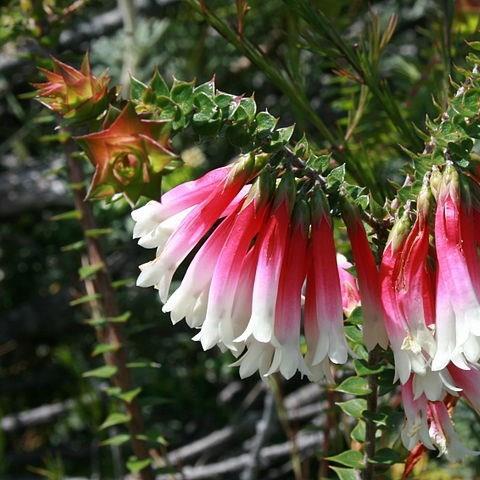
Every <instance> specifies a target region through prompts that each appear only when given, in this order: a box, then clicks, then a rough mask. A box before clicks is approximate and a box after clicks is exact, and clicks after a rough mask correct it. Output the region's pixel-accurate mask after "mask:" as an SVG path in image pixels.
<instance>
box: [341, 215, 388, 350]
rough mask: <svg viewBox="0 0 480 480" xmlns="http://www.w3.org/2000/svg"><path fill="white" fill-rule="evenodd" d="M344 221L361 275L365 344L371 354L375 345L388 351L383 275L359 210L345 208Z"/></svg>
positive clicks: (359, 277) (359, 280) (358, 275)
mask: <svg viewBox="0 0 480 480" xmlns="http://www.w3.org/2000/svg"><path fill="white" fill-rule="evenodd" d="M343 218H344V221H345V224H346V226H347V233H348V237H349V240H350V244H351V247H352V255H353V261H354V264H355V268H356V271H357V278H358V288H359V291H360V299H361V304H362V313H363V340H364V342H365V346H366V347H367V349H368V350H369V351H371V350H373V349H374V348H375V345H380V346H381V347H382V348H384V349H386V348H387V346H388V337H387V332H386V330H385V323H384V322H385V320H384V313H383V306H382V301H381V295H380V275H379V271H378V268H377V265H376V263H375V258H374V257H373V253H372V250H371V248H370V245H369V242H368V237H367V232H366V231H365V228H364V226H363V223H362V220H361V218H360V215H359V213H358V210H356V209H355V208H354V207H351V206H349V205H345V212H344V216H343Z"/></svg>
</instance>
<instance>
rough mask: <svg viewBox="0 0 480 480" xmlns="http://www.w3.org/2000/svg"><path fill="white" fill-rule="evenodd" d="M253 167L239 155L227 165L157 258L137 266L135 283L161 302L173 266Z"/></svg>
mask: <svg viewBox="0 0 480 480" xmlns="http://www.w3.org/2000/svg"><path fill="white" fill-rule="evenodd" d="M254 167H255V164H254V159H253V158H252V157H247V158H243V159H242V160H240V161H239V162H237V163H236V164H235V165H234V166H232V167H231V169H230V171H229V173H228V175H227V176H226V177H225V178H224V179H223V180H221V181H220V182H219V183H218V184H217V185H216V187H215V188H214V189H213V190H212V192H211V193H210V195H208V197H206V198H205V200H203V201H202V202H201V203H199V204H197V205H196V206H195V207H194V208H193V209H192V210H191V211H190V212H189V213H188V214H187V215H186V216H185V218H184V219H183V220H182V221H181V222H180V224H179V225H178V227H177V229H176V230H175V231H174V232H173V233H172V235H171V236H170V237H169V239H168V241H167V242H166V244H165V246H164V248H163V249H162V251H161V252H159V255H158V256H157V258H155V260H153V261H151V262H148V263H145V264H143V265H141V266H140V270H141V273H140V275H139V277H138V279H137V285H138V286H141V287H149V286H155V288H157V289H158V291H159V295H160V299H161V301H162V302H164V303H165V302H166V301H167V298H168V293H169V290H170V283H171V281H172V278H173V274H174V273H175V271H176V269H177V268H178V266H179V265H180V264H181V263H182V261H183V260H184V259H185V257H186V256H187V255H188V254H189V253H190V252H191V251H192V249H193V248H194V247H195V246H196V245H197V243H198V242H199V241H200V240H201V239H202V238H203V237H204V236H205V234H206V233H207V232H208V230H210V228H211V227H212V226H213V224H214V223H215V222H216V221H217V220H218V219H219V218H220V216H221V215H222V213H223V212H224V211H225V209H226V208H227V207H228V206H229V204H230V203H231V202H232V200H234V199H235V197H236V196H237V195H238V193H239V192H240V191H241V189H242V187H243V186H244V185H245V183H246V182H247V181H248V180H249V179H250V178H251V177H252V175H253V174H254Z"/></svg>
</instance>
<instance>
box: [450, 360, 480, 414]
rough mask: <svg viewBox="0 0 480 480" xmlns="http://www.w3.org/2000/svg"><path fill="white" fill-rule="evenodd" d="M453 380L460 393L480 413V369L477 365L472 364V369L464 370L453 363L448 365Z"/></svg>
mask: <svg viewBox="0 0 480 480" xmlns="http://www.w3.org/2000/svg"><path fill="white" fill-rule="evenodd" d="M448 372H449V373H450V375H451V377H452V380H453V382H454V383H455V385H456V386H457V387H458V389H459V390H460V393H459V395H460V396H461V397H463V398H465V400H466V401H467V402H468V403H469V404H470V405H471V406H472V407H473V408H474V409H475V411H476V412H477V413H480V370H479V369H478V365H477V366H473V365H472V366H471V367H470V370H463V369H461V368H458V367H456V366H455V365H453V364H450V365H449V366H448Z"/></svg>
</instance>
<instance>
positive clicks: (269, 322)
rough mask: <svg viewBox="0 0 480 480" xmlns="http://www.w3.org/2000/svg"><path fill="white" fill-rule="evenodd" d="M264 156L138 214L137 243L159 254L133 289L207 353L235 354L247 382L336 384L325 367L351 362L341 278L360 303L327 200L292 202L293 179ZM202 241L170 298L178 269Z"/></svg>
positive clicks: (318, 197)
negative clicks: (275, 378)
mask: <svg viewBox="0 0 480 480" xmlns="http://www.w3.org/2000/svg"><path fill="white" fill-rule="evenodd" d="M267 159H268V157H266V156H259V157H257V158H254V157H253V156H250V157H243V158H242V159H240V160H239V161H237V162H236V163H235V164H233V165H232V166H229V167H224V168H220V169H217V170H214V171H213V172H210V173H208V174H207V175H205V176H203V177H202V178H200V179H198V180H195V181H193V182H188V183H186V184H184V185H180V186H178V187H175V188H174V189H172V190H170V191H169V192H168V193H166V194H165V195H164V196H163V197H162V199H161V201H160V202H156V201H151V202H149V203H147V204H146V205H145V206H144V207H141V208H139V209H137V210H135V211H134V212H133V213H132V217H133V219H134V221H135V222H136V223H135V226H134V232H133V233H134V237H135V238H138V239H139V240H138V242H139V244H140V245H142V246H144V247H146V248H156V249H157V253H156V258H155V259H154V260H152V261H150V262H148V263H146V264H144V265H141V266H140V270H141V273H140V275H139V277H138V279H137V285H139V286H143V287H148V286H153V287H155V288H156V289H157V290H158V291H159V295H160V299H161V301H162V302H163V303H164V306H163V311H164V312H169V313H170V316H171V319H172V322H173V323H176V322H178V321H180V320H181V319H183V318H185V320H186V322H187V324H188V325H189V326H190V327H192V328H197V329H199V332H198V334H197V335H196V336H194V340H197V341H199V342H201V344H202V347H203V348H204V349H209V348H212V347H213V346H215V345H216V346H218V347H220V348H221V349H222V350H230V351H231V352H232V354H233V355H234V356H235V357H237V359H238V360H237V361H236V362H235V363H234V365H237V366H239V367H240V376H241V377H246V376H249V375H252V374H253V373H254V372H256V371H258V372H259V373H260V375H261V376H262V377H263V376H265V375H270V374H272V373H274V372H276V371H279V372H280V373H281V374H282V375H283V376H284V377H285V378H290V377H292V376H293V375H294V374H295V373H296V372H297V371H299V372H300V373H301V374H306V375H308V376H309V378H311V379H312V380H315V381H316V380H320V379H321V378H323V377H325V376H326V377H327V378H328V379H331V372H330V364H329V361H330V360H331V361H333V362H334V363H344V362H345V361H346V359H347V345H346V340H345V337H344V333H343V312H342V295H341V286H340V278H339V275H340V273H341V274H342V275H343V278H347V279H348V281H345V282H344V283H345V286H346V287H347V291H348V293H349V299H350V301H351V300H352V298H353V299H354V301H355V303H358V292H356V290H355V279H354V277H353V276H352V275H351V274H350V273H348V272H346V271H344V270H339V268H340V267H339V266H338V265H337V261H336V252H335V245H334V240H333V226H332V220H331V219H330V214H329V211H328V205H327V203H326V199H325V198H323V194H322V193H320V191H316V192H315V193H314V194H313V195H312V196H309V197H304V196H303V194H302V195H300V196H299V197H298V198H296V199H295V197H296V190H297V184H296V180H295V177H294V176H293V173H292V172H291V171H290V170H288V169H287V170H286V171H283V172H282V173H281V177H280V179H276V180H273V179H274V178H275V171H274V170H273V169H272V167H270V166H268V167H266V166H265V160H267ZM277 172H278V171H277ZM199 244H201V246H200V248H199V249H198V251H197V252H196V254H195V255H194V257H193V260H192V261H191V262H190V264H189V266H188V268H187V270H186V273H185V276H184V278H183V280H182V281H181V282H180V285H179V287H178V288H177V289H176V291H174V292H173V293H171V294H170V284H171V281H172V279H173V275H174V274H175V271H176V270H177V268H178V267H179V265H180V264H181V263H182V262H183V261H184V260H185V258H186V257H187V255H189V254H190V253H191V252H192V251H193V250H194V248H195V247H197V246H198V245H199ZM344 268H347V266H346V265H344ZM307 271H308V275H307ZM339 272H340V273H339ZM307 276H308V280H307V281H306V277H307ZM305 284H306V292H307V293H306V299H305V307H302V292H303V289H304V288H305ZM350 308H352V307H350ZM302 310H304V311H303V312H302ZM302 318H304V332H305V336H306V340H307V345H308V353H307V356H306V358H304V357H303V356H302V353H301V350H300V336H301V333H302ZM307 364H308V366H307Z"/></svg>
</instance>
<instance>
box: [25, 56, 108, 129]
mask: <svg viewBox="0 0 480 480" xmlns="http://www.w3.org/2000/svg"><path fill="white" fill-rule="evenodd" d="M52 60H53V65H54V67H53V71H50V70H46V69H40V71H41V72H42V73H43V75H44V76H45V77H46V79H47V81H46V82H43V83H35V84H33V86H34V87H35V88H37V89H38V93H37V97H38V100H39V101H40V102H41V103H43V104H44V105H45V106H46V107H47V108H49V109H50V110H53V111H55V112H57V113H58V114H60V115H62V116H63V117H64V118H65V119H66V120H68V121H70V122H72V123H79V122H84V121H87V120H91V119H94V118H96V117H97V116H98V115H99V114H100V113H102V112H103V111H104V110H105V109H106V108H107V105H108V103H109V100H110V97H111V96H113V95H114V91H113V90H111V91H110V92H109V91H108V84H109V82H110V78H109V77H108V76H107V75H106V74H102V75H101V76H100V77H98V78H97V77H95V76H94V75H92V73H91V71H90V64H89V61H88V55H85V57H84V59H83V62H82V66H81V67H80V70H76V69H75V68H73V67H71V66H70V65H67V64H65V63H63V62H60V61H59V60H57V59H56V58H53V59H52Z"/></svg>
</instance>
